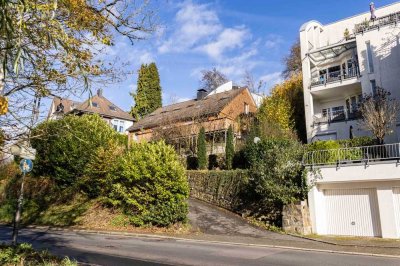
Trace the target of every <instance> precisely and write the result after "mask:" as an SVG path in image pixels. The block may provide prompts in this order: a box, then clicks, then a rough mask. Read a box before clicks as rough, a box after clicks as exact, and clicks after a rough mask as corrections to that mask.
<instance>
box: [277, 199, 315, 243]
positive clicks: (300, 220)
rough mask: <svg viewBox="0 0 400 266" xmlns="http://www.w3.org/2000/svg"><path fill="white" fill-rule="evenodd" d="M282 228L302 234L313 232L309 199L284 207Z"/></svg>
mask: <svg viewBox="0 0 400 266" xmlns="http://www.w3.org/2000/svg"><path fill="white" fill-rule="evenodd" d="M282 228H283V230H285V231H286V232H288V233H295V234H301V235H309V234H311V233H312V227H311V219H310V210H309V208H308V204H307V201H300V202H297V203H292V204H289V205H285V206H284V207H283V211H282Z"/></svg>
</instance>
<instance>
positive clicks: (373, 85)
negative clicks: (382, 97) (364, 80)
mask: <svg viewBox="0 0 400 266" xmlns="http://www.w3.org/2000/svg"><path fill="white" fill-rule="evenodd" d="M371 91H372V94H373V95H375V94H376V81H375V80H374V79H373V80H371Z"/></svg>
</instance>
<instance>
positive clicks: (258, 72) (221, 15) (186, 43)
mask: <svg viewBox="0 0 400 266" xmlns="http://www.w3.org/2000/svg"><path fill="white" fill-rule="evenodd" d="M369 2H370V1H367V0H350V1H349V0H347V1H343V0H337V1H321V0H319V1H314V0H307V1H303V0H301V1H300V0H286V1H283V0H214V1H195V0H187V1H174V0H169V1H166V0H157V2H156V6H157V10H156V11H157V16H158V19H159V24H160V28H159V30H158V31H157V32H156V33H155V34H153V35H152V37H150V38H149V39H147V40H144V41H140V42H137V43H136V44H135V45H133V46H132V45H131V44H130V43H129V42H128V41H127V40H124V39H123V38H118V39H117V40H116V43H115V46H113V47H111V48H110V49H108V52H109V54H108V55H104V56H107V57H109V58H110V59H111V58H113V57H117V58H118V60H123V61H126V62H127V63H128V66H127V68H128V69H129V70H131V71H133V72H134V73H135V74H132V75H129V76H127V78H126V80H124V81H122V82H120V83H116V84H113V85H110V86H107V87H106V88H103V89H104V94H105V96H106V97H107V98H109V99H110V100H111V101H112V102H114V103H115V104H117V105H118V106H120V107H121V108H123V109H125V110H129V109H130V106H131V105H132V104H133V100H132V98H131V97H130V95H129V92H130V91H132V90H135V89H136V78H137V74H136V72H137V69H138V68H139V67H140V64H141V63H149V62H152V61H154V62H156V64H157V66H158V68H159V72H160V78H161V85H162V89H163V103H164V104H168V103H170V102H171V101H177V100H179V101H182V100H186V99H189V98H192V97H194V95H195V93H196V90H197V88H198V86H199V77H200V71H201V70H202V69H211V68H213V67H216V68H217V69H219V70H220V71H222V72H223V73H224V74H225V75H227V76H228V77H229V78H230V79H231V80H233V81H234V82H235V83H237V84H240V82H241V81H242V79H243V73H244V71H246V70H247V71H249V72H250V73H252V74H253V76H254V77H255V79H257V80H259V79H263V80H264V81H266V83H267V86H266V90H265V92H266V93H268V91H269V88H270V87H271V86H272V85H273V84H275V83H277V82H279V81H280V80H281V77H280V73H281V71H282V68H283V66H282V58H283V57H284V56H285V55H287V54H288V51H289V48H290V46H291V45H292V43H293V42H294V41H295V40H296V39H297V38H298V35H299V28H300V26H301V25H302V24H303V23H304V22H307V21H309V20H313V19H315V20H318V21H320V22H321V23H322V24H326V23H330V22H334V21H336V20H340V19H343V18H346V17H349V16H352V15H355V14H358V13H362V12H367V11H368V8H369ZM393 2H394V1H385V0H382V1H375V5H376V6H377V7H378V8H379V7H380V6H383V5H387V4H390V3H393ZM96 89H97V87H94V88H93V90H96ZM82 97H86V95H84V96H82Z"/></svg>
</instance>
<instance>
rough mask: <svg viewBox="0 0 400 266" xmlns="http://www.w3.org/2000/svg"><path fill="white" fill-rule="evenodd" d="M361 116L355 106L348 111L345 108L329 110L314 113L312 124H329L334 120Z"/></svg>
mask: <svg viewBox="0 0 400 266" xmlns="http://www.w3.org/2000/svg"><path fill="white" fill-rule="evenodd" d="M360 117H361V113H360V111H358V109H357V108H353V110H352V111H351V112H350V111H349V110H347V109H342V110H335V111H333V110H332V111H329V112H328V113H319V114H315V115H314V117H313V123H314V125H319V124H330V123H335V122H344V121H349V120H355V119H359V118H360Z"/></svg>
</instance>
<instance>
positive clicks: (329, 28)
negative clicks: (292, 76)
mask: <svg viewBox="0 0 400 266" xmlns="http://www.w3.org/2000/svg"><path fill="white" fill-rule="evenodd" d="M366 9H367V6H366ZM374 15H375V18H372V19H371V13H370V12H366V13H363V14H360V15H356V16H353V17H350V18H346V19H343V20H340V21H337V22H334V23H331V24H327V25H323V24H321V23H320V22H318V21H310V22H307V23H305V24H304V25H302V26H301V29H300V43H301V56H302V62H303V63H302V68H303V84H304V104H305V116H306V123H307V139H308V142H313V141H315V140H327V139H346V138H349V136H350V134H352V135H353V136H363V135H368V134H370V133H369V132H366V131H365V130H363V129H362V128H361V127H360V124H359V123H358V122H357V120H358V118H359V112H358V103H359V101H360V99H361V97H362V95H364V94H370V93H373V92H374V91H375V89H376V87H377V86H379V87H382V88H384V89H385V90H388V91H390V92H391V95H392V97H395V98H397V99H400V39H399V38H400V36H399V33H400V3H399V2H396V3H393V4H391V5H388V6H384V7H380V8H377V9H376V10H375V12H374ZM385 141H386V143H393V142H398V141H400V127H399V126H397V127H396V128H393V133H392V134H390V135H388V136H387V139H386V140H385Z"/></svg>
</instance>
